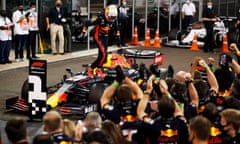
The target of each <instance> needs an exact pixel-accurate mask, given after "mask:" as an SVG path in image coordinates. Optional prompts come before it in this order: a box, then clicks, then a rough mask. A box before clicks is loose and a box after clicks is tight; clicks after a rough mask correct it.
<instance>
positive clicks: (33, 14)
mask: <svg viewBox="0 0 240 144" xmlns="http://www.w3.org/2000/svg"><path fill="white" fill-rule="evenodd" d="M27 12H30V15H29V16H28V20H29V31H38V30H39V28H38V13H37V11H36V9H35V8H32V9H29V10H28V11H27ZM27 12H26V13H27Z"/></svg>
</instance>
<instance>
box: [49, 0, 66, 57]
mask: <svg viewBox="0 0 240 144" xmlns="http://www.w3.org/2000/svg"><path fill="white" fill-rule="evenodd" d="M66 17H67V12H66V11H65V9H64V8H63V7H62V1H61V0H56V1H55V7H54V8H52V9H50V11H49V13H48V16H47V17H46V23H47V30H49V29H50V36H51V48H52V54H53V55H56V54H57V49H56V36H58V39H59V48H58V51H59V53H60V54H61V55H63V54H64V36H63V32H64V31H63V23H64V22H65V21H66Z"/></svg>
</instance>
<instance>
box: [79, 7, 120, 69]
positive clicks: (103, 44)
mask: <svg viewBox="0 0 240 144" xmlns="http://www.w3.org/2000/svg"><path fill="white" fill-rule="evenodd" d="M117 15H118V12H117V7H116V6H115V5H109V6H108V7H106V8H105V10H104V11H103V12H102V13H100V14H98V15H97V18H96V20H94V21H91V20H88V21H86V22H85V27H84V29H83V32H82V33H81V36H80V37H82V36H83V35H84V33H85V32H86V30H87V27H88V26H91V25H95V34H94V40H95V42H96V44H97V47H98V57H97V59H96V60H95V61H94V62H93V63H92V64H91V69H94V68H96V67H99V66H102V65H103V64H104V62H105V61H106V58H107V48H108V33H109V30H110V26H111V25H113V24H114V23H115V22H116V19H117Z"/></svg>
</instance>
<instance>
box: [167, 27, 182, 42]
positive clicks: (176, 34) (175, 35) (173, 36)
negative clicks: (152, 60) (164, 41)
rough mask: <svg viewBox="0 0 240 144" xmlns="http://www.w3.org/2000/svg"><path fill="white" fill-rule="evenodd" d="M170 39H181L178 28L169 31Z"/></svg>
mask: <svg viewBox="0 0 240 144" xmlns="http://www.w3.org/2000/svg"><path fill="white" fill-rule="evenodd" d="M168 40H179V41H180V40H181V32H180V31H179V30H178V29H172V30H171V31H170V32H169V33H168Z"/></svg>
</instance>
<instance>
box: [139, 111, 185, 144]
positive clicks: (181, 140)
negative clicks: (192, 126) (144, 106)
mask: <svg viewBox="0 0 240 144" xmlns="http://www.w3.org/2000/svg"><path fill="white" fill-rule="evenodd" d="M141 129H142V130H143V131H142V132H141V133H142V134H143V135H144V136H145V137H146V141H145V142H143V143H147V144H187V143H188V129H187V122H186V120H185V118H183V117H182V116H177V117H176V118H173V117H172V118H161V117H158V118H156V119H151V118H149V117H144V118H143V119H142V128H141Z"/></svg>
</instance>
